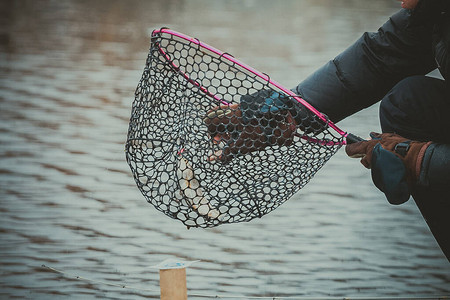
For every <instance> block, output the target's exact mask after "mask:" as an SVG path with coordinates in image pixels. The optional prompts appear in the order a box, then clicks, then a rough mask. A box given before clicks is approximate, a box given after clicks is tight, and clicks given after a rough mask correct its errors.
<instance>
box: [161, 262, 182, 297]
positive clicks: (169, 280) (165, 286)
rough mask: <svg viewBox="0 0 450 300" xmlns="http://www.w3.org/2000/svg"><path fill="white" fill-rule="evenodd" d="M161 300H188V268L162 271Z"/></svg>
mask: <svg viewBox="0 0 450 300" xmlns="http://www.w3.org/2000/svg"><path fill="white" fill-rule="evenodd" d="M159 286H160V288H161V300H187V286H186V268H179V269H160V270H159Z"/></svg>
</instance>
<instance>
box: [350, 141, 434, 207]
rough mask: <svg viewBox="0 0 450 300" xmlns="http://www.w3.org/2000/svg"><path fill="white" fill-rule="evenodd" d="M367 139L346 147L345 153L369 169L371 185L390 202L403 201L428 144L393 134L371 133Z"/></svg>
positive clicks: (416, 177) (398, 202)
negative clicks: (356, 158)
mask: <svg viewBox="0 0 450 300" xmlns="http://www.w3.org/2000/svg"><path fill="white" fill-rule="evenodd" d="M370 136H371V138H372V139H371V140H368V141H362V142H358V143H354V144H348V145H347V146H346V147H345V152H346V153H347V155H348V156H350V157H361V158H362V159H361V163H362V164H363V165H364V166H365V167H366V168H368V169H371V173H372V180H373V182H374V184H375V185H376V187H377V188H378V189H380V190H381V191H382V192H384V193H385V195H386V198H387V199H388V201H389V202H390V203H392V204H401V203H404V202H406V201H407V200H408V199H409V197H410V194H411V193H410V190H411V186H412V185H414V184H416V183H417V180H418V178H419V175H420V172H421V167H422V160H423V157H424V155H425V151H426V149H427V148H428V146H429V145H430V144H431V142H419V141H411V140H408V139H406V138H403V137H401V136H399V135H397V134H394V133H383V134H379V133H374V132H372V133H371V134H370Z"/></svg>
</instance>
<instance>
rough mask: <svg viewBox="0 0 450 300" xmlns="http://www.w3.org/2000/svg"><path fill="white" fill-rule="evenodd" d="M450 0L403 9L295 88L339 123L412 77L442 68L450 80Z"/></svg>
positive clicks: (438, 0)
mask: <svg viewBox="0 0 450 300" xmlns="http://www.w3.org/2000/svg"><path fill="white" fill-rule="evenodd" d="M430 3H431V4H432V5H431V7H430ZM449 3H450V1H449V0H425V1H424V0H422V1H421V2H419V5H418V6H417V8H416V9H415V10H414V11H410V10H406V9H402V10H400V11H399V12H397V13H396V14H394V15H393V16H392V17H391V18H390V19H389V20H388V21H387V22H386V23H385V24H384V25H383V26H382V27H381V28H380V29H379V30H378V31H377V32H371V33H368V32H366V33H364V34H363V35H362V37H361V38H360V39H358V40H357V41H356V42H355V43H354V44H353V45H351V46H350V47H349V48H347V49H346V50H345V51H344V52H342V53H341V54H340V55H338V56H337V57H336V58H334V59H333V60H331V61H329V62H328V63H327V64H325V65H324V66H323V67H321V68H320V69H319V70H317V71H316V72H314V73H313V74H312V75H310V76H309V77H308V78H306V79H305V80H304V81H303V82H301V83H300V84H299V85H298V86H297V87H296V88H294V89H293V91H294V92H295V93H297V94H299V95H301V96H302V97H303V98H304V99H305V100H307V101H308V102H309V103H311V104H312V105H313V106H314V107H315V108H316V109H318V110H319V111H321V112H323V113H325V114H326V115H328V117H329V118H330V119H331V120H332V121H333V122H335V123H336V122H338V121H340V120H342V119H344V118H346V117H348V116H350V115H352V114H353V113H355V112H357V111H360V110H361V109H363V108H366V107H369V106H370V105H372V104H374V103H376V102H378V101H379V100H381V99H382V98H383V96H384V95H385V94H386V93H387V92H388V91H389V90H390V89H391V88H392V87H393V86H394V85H395V84H396V83H398V82H399V81H400V80H402V79H404V78H406V77H408V76H412V75H421V74H422V75H425V74H427V73H429V72H430V71H432V70H434V69H436V68H438V67H439V69H440V71H441V73H442V75H443V77H444V78H446V79H447V80H446V82H449V84H450V16H449V15H450V10H449V9H448V6H449V5H450V4H449ZM433 5H434V6H433Z"/></svg>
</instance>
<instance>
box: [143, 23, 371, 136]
mask: <svg viewBox="0 0 450 300" xmlns="http://www.w3.org/2000/svg"><path fill="white" fill-rule="evenodd" d="M162 33H165V34H169V35H173V36H176V37H178V38H181V39H184V40H186V41H188V42H191V43H194V44H196V45H198V46H199V47H203V48H205V49H207V50H209V51H211V52H213V53H215V54H217V55H219V56H220V57H223V58H225V59H227V60H229V61H231V62H232V63H234V64H236V65H238V66H240V67H241V68H244V69H245V70H247V71H248V72H250V73H252V74H254V75H256V76H258V77H260V78H261V79H263V80H265V81H267V82H268V83H269V84H272V85H273V86H275V87H277V88H278V89H280V90H282V91H283V92H285V93H286V94H288V95H289V96H290V97H292V98H294V99H295V100H297V101H298V102H299V103H301V104H302V105H303V106H305V107H306V108H308V109H309V110H310V111H311V112H312V113H314V114H315V115H316V116H317V117H319V118H320V119H321V120H322V121H323V122H324V123H325V124H327V125H328V126H329V127H331V128H333V129H334V130H335V131H336V132H337V133H338V134H339V135H341V136H342V137H344V138H345V139H344V140H343V141H342V144H343V145H345V144H349V143H354V142H356V140H358V141H360V140H361V141H362V140H363V139H362V138H360V137H357V136H355V135H353V134H351V133H347V132H345V131H344V130H342V129H340V128H339V127H338V126H336V124H334V123H333V122H332V121H330V120H329V119H328V118H327V117H326V116H325V115H324V114H322V113H321V112H319V111H318V110H317V109H315V108H314V107H313V106H312V105H311V104H309V103H308V102H307V101H306V100H304V99H303V98H301V97H300V96H299V95H297V94H295V93H294V92H292V91H291V90H290V89H287V88H285V87H284V86H282V85H281V84H280V83H278V82H276V81H275V80H272V79H271V78H270V77H269V76H268V75H267V74H264V73H261V72H259V71H258V70H256V69H254V68H252V67H250V66H248V65H246V64H245V63H243V62H241V61H239V60H238V59H236V58H234V57H233V56H232V55H230V54H228V53H226V52H223V51H220V50H218V49H216V48H214V47H213V46H210V45H208V44H206V43H204V42H201V41H200V40H198V39H197V38H193V37H190V36H188V35H185V34H183V33H180V32H177V31H174V30H171V29H169V28H167V27H163V28H160V29H155V30H153V32H152V37H155V36H157V35H158V34H162ZM160 51H161V52H162V54H163V55H164V56H165V57H166V59H167V60H168V61H170V62H171V64H172V66H173V67H174V68H175V69H177V70H179V67H178V66H177V65H175V64H174V63H173V62H172V60H171V59H170V57H169V56H168V54H167V53H165V52H164V51H162V49H160ZM181 73H182V74H183V76H184V77H185V78H186V79H187V80H188V81H189V82H191V83H192V84H194V85H196V86H197V87H198V88H200V89H201V90H202V91H203V92H204V93H206V94H207V95H209V96H211V97H213V98H214V99H216V100H217V101H220V102H221V103H223V104H228V103H227V102H226V101H224V100H223V99H220V98H219V97H217V96H216V95H213V94H211V93H210V92H209V91H208V90H207V89H206V88H205V87H202V86H201V85H200V84H199V83H198V82H196V81H194V80H192V79H190V78H189V76H187V75H186V74H184V73H183V72H181ZM355 138H356V139H355Z"/></svg>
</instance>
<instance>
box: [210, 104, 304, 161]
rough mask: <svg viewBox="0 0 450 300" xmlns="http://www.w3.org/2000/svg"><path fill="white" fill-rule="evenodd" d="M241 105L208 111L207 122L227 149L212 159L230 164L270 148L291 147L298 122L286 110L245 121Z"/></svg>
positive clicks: (214, 137) (213, 137)
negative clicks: (243, 155) (271, 146)
mask: <svg viewBox="0 0 450 300" xmlns="http://www.w3.org/2000/svg"><path fill="white" fill-rule="evenodd" d="M241 108H242V106H241V105H240V104H237V103H235V104H230V105H220V106H217V107H214V108H213V109H211V110H210V111H208V112H207V115H206V117H205V118H204V122H205V124H206V125H207V128H208V133H209V135H210V136H211V138H212V139H213V141H214V142H215V143H217V144H220V143H224V144H225V146H224V147H223V148H222V149H221V150H219V151H216V153H214V154H213V155H211V156H210V157H209V160H210V161H216V160H219V161H224V162H228V161H230V160H231V159H233V158H234V157H235V156H238V155H242V154H246V153H249V152H252V151H258V150H262V149H264V148H265V147H267V146H269V145H279V146H288V145H290V144H292V141H293V139H294V133H295V131H296V123H295V120H294V118H293V117H292V115H291V113H290V112H289V111H287V110H277V111H276V112H270V111H267V112H265V113H260V114H258V116H256V117H254V118H251V119H246V118H245V117H244V116H243V112H242V110H241Z"/></svg>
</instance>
